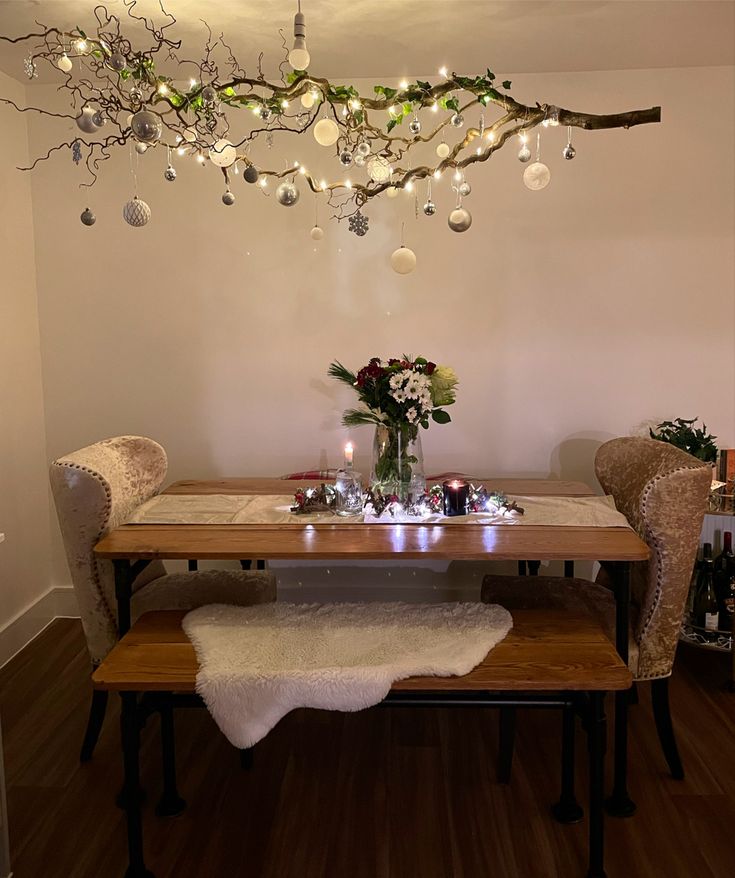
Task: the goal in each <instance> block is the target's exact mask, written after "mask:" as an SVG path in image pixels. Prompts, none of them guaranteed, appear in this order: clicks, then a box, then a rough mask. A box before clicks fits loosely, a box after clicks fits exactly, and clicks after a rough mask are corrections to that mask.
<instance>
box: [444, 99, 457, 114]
mask: <svg viewBox="0 0 735 878" xmlns="http://www.w3.org/2000/svg"><path fill="white" fill-rule="evenodd" d="M444 106H445V109H447V110H454V112H455V113H459V101H458V100H457V98H447V100H446V102H445V104H444Z"/></svg>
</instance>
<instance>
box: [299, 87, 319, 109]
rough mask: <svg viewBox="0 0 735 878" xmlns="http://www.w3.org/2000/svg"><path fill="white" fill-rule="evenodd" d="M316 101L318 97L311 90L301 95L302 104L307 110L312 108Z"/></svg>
mask: <svg viewBox="0 0 735 878" xmlns="http://www.w3.org/2000/svg"><path fill="white" fill-rule="evenodd" d="M315 103H316V98H315V97H314V95H313V94H312V93H311V92H310V91H307V92H304V94H302V95H301V106H302V107H303V108H304V109H305V110H310V109H311V108H312V107H313V106H314V104H315Z"/></svg>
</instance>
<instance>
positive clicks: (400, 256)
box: [390, 244, 416, 274]
mask: <svg viewBox="0 0 735 878" xmlns="http://www.w3.org/2000/svg"><path fill="white" fill-rule="evenodd" d="M390 266H391V268H392V269H393V271H395V273H396V274H410V273H411V272H412V271H413V270H414V268H416V254H415V253H414V252H413V250H411V249H410V248H409V247H404V246H403V244H401V246H400V247H399V248H398V249H397V250H394V251H393V252H392V253H391V256H390Z"/></svg>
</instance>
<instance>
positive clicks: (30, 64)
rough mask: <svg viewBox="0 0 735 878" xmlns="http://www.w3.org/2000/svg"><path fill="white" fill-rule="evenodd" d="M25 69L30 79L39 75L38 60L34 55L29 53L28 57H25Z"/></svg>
mask: <svg viewBox="0 0 735 878" xmlns="http://www.w3.org/2000/svg"><path fill="white" fill-rule="evenodd" d="M23 70H25V73H26V76H27V77H28V79H33V77H34V76H38V71H37V70H36V62H35V61H34V60H33V55H29V56H28V57H27V58H24V59H23Z"/></svg>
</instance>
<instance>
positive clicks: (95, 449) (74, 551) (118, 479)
mask: <svg viewBox="0 0 735 878" xmlns="http://www.w3.org/2000/svg"><path fill="white" fill-rule="evenodd" d="M166 469H167V460H166V452H165V451H164V450H163V448H162V447H161V446H160V445H159V444H158V443H157V442H154V441H153V440H152V439H146V438H144V437H142V436H117V437H115V438H113V439H104V440H103V441H102V442H95V444H94V445H88V446H87V447H86V448H81V449H79V451H74V452H72V453H71V454H68V455H66V456H64V457H60V458H59V459H58V460H55V461H54V462H53V463H52V464H51V470H50V479H51V489H52V491H53V495H54V501H55V503H56V514H57V516H58V518H59V525H60V526H61V535H62V537H63V539H64V548H65V550H66V557H67V560H68V562H69V569H70V571H71V578H72V583H73V585H74V592H75V595H76V598H77V602H78V604H79V612H80V615H81V618H82V626H83V627H84V634H85V636H86V638H87V646H88V648H89V653H90V657H91V659H92V662H93V663H94V664H97V663H99V662H100V661H102V659H103V658H104V657H105V656H106V655H107V653H108V652H109V651H110V649H112V647H113V646H114V644H115V641H116V640H117V612H116V604H115V583H114V575H113V569H112V563H111V562H110V561H101V560H99V559H97V558H96V557H95V554H94V547H95V545H96V543H97V542H98V541H99V540H100V539H101V538H102V537H103V536H104V535H105V534H106V533H107V532H108V531H110V530H112V529H113V528H115V527H117V526H118V525H120V524H123V523H124V522H125V521H126V520H127V519H128V518H129V517H130V515H131V514H132V512H133V510H134V509H136V507H138V506H140V504H141V503H144V502H145V501H146V500H148V499H149V498H150V497H152V496H153V495H154V494H156V493H157V492H158V490H159V489H160V487H161V484H162V482H163V480H164V478H165V477H166ZM163 572H165V570H164V568H163V565H162V564H161V563H160V562H153V563H151V564H150V565H148V567H146V569H145V570H144V571H143V574H142V575H141V576H143V575H144V576H145V582H150V581H151V580H152V579H155V578H156V577H158V576H160V575H161V574H162V573H163ZM141 584H143V583H142V582H141V577H139V578H138V579H137V580H136V585H138V586H139V585H141Z"/></svg>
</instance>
